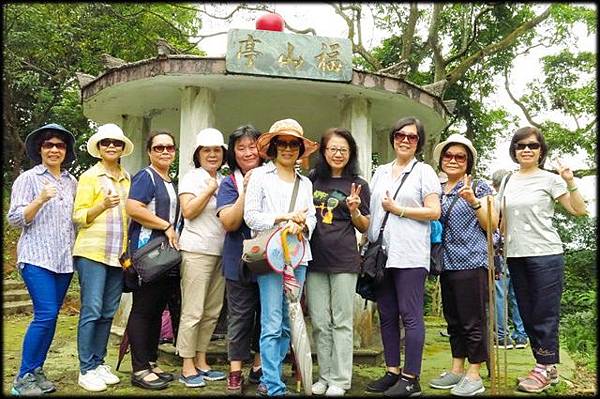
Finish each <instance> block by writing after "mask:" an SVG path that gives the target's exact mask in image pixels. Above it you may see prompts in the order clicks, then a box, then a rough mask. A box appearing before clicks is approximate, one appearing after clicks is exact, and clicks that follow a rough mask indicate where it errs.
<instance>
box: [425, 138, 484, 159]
mask: <svg viewBox="0 0 600 399" xmlns="http://www.w3.org/2000/svg"><path fill="white" fill-rule="evenodd" d="M448 144H462V145H464V146H465V147H467V148H468V149H469V151H471V155H473V167H475V165H476V164H477V150H476V149H475V147H473V143H471V140H469V139H468V138H466V137H465V136H463V135H462V134H458V133H454V134H451V135H450V136H448V138H447V139H446V140H445V141H442V142H441V143H439V144H438V145H436V146H435V148H434V149H433V159H434V160H436V161H437V162H438V163H439V162H440V156H441V155H442V149H443V148H444V147H446V145H448Z"/></svg>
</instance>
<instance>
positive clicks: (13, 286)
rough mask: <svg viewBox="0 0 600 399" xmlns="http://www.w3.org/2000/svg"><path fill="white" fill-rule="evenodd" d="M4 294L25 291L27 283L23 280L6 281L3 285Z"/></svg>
mask: <svg viewBox="0 0 600 399" xmlns="http://www.w3.org/2000/svg"><path fill="white" fill-rule="evenodd" d="M2 287H3V288H4V292H6V291H9V290H24V289H25V283H24V282H23V281H21V280H4V283H3V285H2Z"/></svg>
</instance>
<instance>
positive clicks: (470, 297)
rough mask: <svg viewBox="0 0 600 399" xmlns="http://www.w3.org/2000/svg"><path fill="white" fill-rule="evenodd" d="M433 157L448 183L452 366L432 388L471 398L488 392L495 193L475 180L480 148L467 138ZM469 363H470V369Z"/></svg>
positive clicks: (444, 278)
mask: <svg viewBox="0 0 600 399" xmlns="http://www.w3.org/2000/svg"><path fill="white" fill-rule="evenodd" d="M433 159H435V160H437V161H438V163H439V168H440V169H441V170H442V171H443V172H444V173H445V174H446V175H447V176H448V181H447V182H446V183H444V184H442V198H441V208H442V215H441V218H440V220H441V222H442V224H443V228H444V231H443V233H442V237H443V238H442V243H443V246H444V261H443V264H444V271H443V272H442V274H441V276H440V284H441V289H442V305H443V308H444V317H445V319H446V322H447V323H448V334H449V335H450V348H451V351H452V367H451V369H450V371H448V372H444V373H442V374H441V375H440V376H439V377H438V378H434V379H433V380H431V381H430V382H429V386H431V387H432V388H436V389H450V393H451V394H453V395H457V396H473V395H477V394H480V393H482V392H483V391H485V388H484V386H483V382H482V380H481V377H480V375H479V369H480V367H481V363H483V362H485V361H486V360H487V358H488V356H487V354H488V348H487V339H486V328H485V321H486V316H485V314H486V310H485V300H486V295H487V263H488V253H487V238H486V229H487V228H488V221H487V216H486V215H487V201H486V197H488V196H491V195H492V194H493V192H492V188H491V187H490V186H489V185H488V184H487V183H486V182H485V181H483V180H481V179H477V180H475V181H473V180H472V178H471V173H472V171H473V168H474V167H475V163H476V162H477V150H475V147H473V144H472V143H471V141H470V140H469V139H468V138H466V137H465V136H463V135H460V134H452V135H450V137H448V138H447V139H446V140H445V141H443V142H441V143H439V144H438V145H437V146H436V147H435V148H434V150H433ZM473 183H474V184H473ZM492 215H493V216H492V226H491V228H492V230H495V229H496V227H497V225H498V216H497V214H496V212H492ZM465 359H468V360H469V367H468V368H467V369H466V370H465Z"/></svg>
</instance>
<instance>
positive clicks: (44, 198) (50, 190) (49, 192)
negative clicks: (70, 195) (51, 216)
mask: <svg viewBox="0 0 600 399" xmlns="http://www.w3.org/2000/svg"><path fill="white" fill-rule="evenodd" d="M43 185H44V186H43V188H42V191H40V193H39V194H38V199H39V200H40V201H41V202H42V203H45V202H48V201H49V200H50V199H52V198H54V197H56V194H57V193H58V189H57V188H56V185H55V184H54V183H50V182H49V181H48V180H44V181H43Z"/></svg>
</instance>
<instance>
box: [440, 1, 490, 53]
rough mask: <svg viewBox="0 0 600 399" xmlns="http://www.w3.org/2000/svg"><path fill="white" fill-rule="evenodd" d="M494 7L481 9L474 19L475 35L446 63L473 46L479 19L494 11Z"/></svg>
mask: <svg viewBox="0 0 600 399" xmlns="http://www.w3.org/2000/svg"><path fill="white" fill-rule="evenodd" d="M492 9H493V8H492V7H488V8H485V9H483V10H481V12H480V13H479V14H477V16H475V20H474V21H473V35H472V36H471V37H470V40H469V41H468V42H467V43H466V45H465V46H464V47H463V48H462V49H461V50H460V51H459V52H458V53H456V54H455V55H453V56H451V57H449V58H448V59H447V60H446V65H449V64H450V63H451V62H453V61H455V60H457V59H459V58H461V57H462V56H464V55H465V54H466V53H467V51H468V50H469V47H471V45H472V44H473V43H474V42H475V39H477V34H478V32H479V24H478V22H479V19H480V18H481V17H482V16H483V15H484V14H485V13H488V12H490V11H492Z"/></svg>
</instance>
